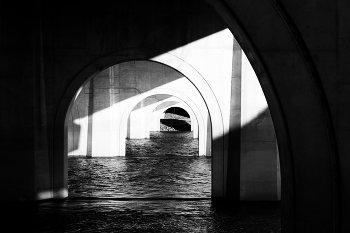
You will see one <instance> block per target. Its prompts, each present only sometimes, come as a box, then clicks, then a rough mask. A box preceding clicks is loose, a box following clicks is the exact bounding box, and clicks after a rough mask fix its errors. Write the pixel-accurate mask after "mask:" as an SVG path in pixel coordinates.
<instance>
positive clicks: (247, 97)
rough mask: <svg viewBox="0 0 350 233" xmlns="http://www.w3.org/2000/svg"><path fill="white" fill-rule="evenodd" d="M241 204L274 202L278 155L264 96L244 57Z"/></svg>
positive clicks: (275, 198) (277, 190)
mask: <svg viewBox="0 0 350 233" xmlns="http://www.w3.org/2000/svg"><path fill="white" fill-rule="evenodd" d="M241 97H242V98H241V104H242V105H241V116H242V117H241V127H242V129H241V137H242V138H241V161H240V165H241V167H240V177H241V178H240V184H241V185H240V187H241V188H240V198H241V200H263V201H277V200H278V196H279V194H278V192H280V191H279V188H278V180H279V179H280V178H279V177H278V173H279V172H278V152H277V144H276V136H275V130H274V126H273V122H272V118H271V114H270V111H269V109H268V106H267V102H266V99H265V96H264V93H263V91H262V89H261V86H260V83H259V82H258V79H257V77H256V74H255V72H254V70H253V68H252V67H251V65H250V63H249V61H248V59H247V57H246V56H243V57H242V96H241Z"/></svg>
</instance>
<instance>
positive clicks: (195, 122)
mask: <svg viewBox="0 0 350 233" xmlns="http://www.w3.org/2000/svg"><path fill="white" fill-rule="evenodd" d="M174 99H176V101H175V100H174V101H171V100H167V101H160V102H159V105H158V106H157V107H156V108H155V109H154V110H153V113H154V112H155V111H158V108H162V109H164V108H163V107H165V109H166V110H167V109H168V108H167V107H169V108H170V107H173V106H179V107H181V108H183V109H184V110H185V111H186V112H187V113H188V114H189V115H190V119H191V130H192V131H196V132H193V134H194V135H193V137H194V138H198V135H196V134H198V124H199V123H198V119H197V117H196V115H195V113H194V112H193V110H192V109H191V108H190V107H189V106H187V105H186V104H184V103H181V102H179V100H178V99H177V98H174ZM163 103H164V104H166V106H164V104H163ZM166 110H165V111H166ZM156 120H157V122H158V123H159V120H160V116H159V115H158V116H157V117H156ZM157 128H158V127H157Z"/></svg>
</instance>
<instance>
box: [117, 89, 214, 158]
mask: <svg viewBox="0 0 350 233" xmlns="http://www.w3.org/2000/svg"><path fill="white" fill-rule="evenodd" d="M157 94H158V95H159V94H168V95H171V96H174V97H176V98H178V99H180V100H181V101H183V102H184V103H186V104H187V105H188V106H190V107H191V109H192V110H193V111H194V112H195V113H196V114H195V115H196V117H198V118H197V120H198V122H200V124H201V127H203V128H204V123H205V120H204V118H203V115H204V114H202V113H201V112H200V110H199V109H198V107H197V106H196V104H195V103H193V102H192V101H191V99H190V98H189V97H187V96H186V95H185V94H184V93H180V92H177V91H175V90H172V89H164V88H157V89H154V90H152V91H148V92H146V93H142V94H140V95H138V96H137V98H134V100H133V101H132V102H131V103H130V104H129V105H128V106H127V108H126V109H125V111H124V112H123V114H122V117H121V121H120V126H119V127H120V136H119V148H120V151H119V154H120V155H121V156H124V155H125V138H126V132H127V120H128V117H129V115H130V113H131V111H132V110H133V109H134V107H135V106H136V105H137V104H138V103H139V102H140V101H141V100H142V99H145V98H147V97H149V96H152V95H157ZM208 117H210V116H208ZM205 142H206V137H200V138H199V142H198V148H199V154H205V153H206V152H205V149H206V143H205Z"/></svg>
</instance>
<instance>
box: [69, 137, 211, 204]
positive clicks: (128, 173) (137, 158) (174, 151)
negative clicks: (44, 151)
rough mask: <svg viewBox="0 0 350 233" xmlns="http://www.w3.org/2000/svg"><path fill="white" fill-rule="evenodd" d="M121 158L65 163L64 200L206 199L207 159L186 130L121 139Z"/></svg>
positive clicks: (74, 159) (78, 159) (208, 182)
mask: <svg viewBox="0 0 350 233" xmlns="http://www.w3.org/2000/svg"><path fill="white" fill-rule="evenodd" d="M126 149H127V153H126V155H127V156H126V157H120V156H118V157H109V158H101V157H100V158H91V159H86V158H81V157H70V158H69V159H68V164H69V166H68V177H69V183H68V185H69V186H68V190H69V197H114V198H115V197H118V198H123V197H125V198H133V197H134V198H140V197H147V198H149V197H176V198H203V197H207V198H209V197H210V192H211V179H210V177H211V159H210V157H199V156H196V155H197V154H198V141H197V139H193V138H192V133H191V132H180V133H174V132H153V133H152V134H151V138H150V139H142V140H139V139H137V140H127V145H126Z"/></svg>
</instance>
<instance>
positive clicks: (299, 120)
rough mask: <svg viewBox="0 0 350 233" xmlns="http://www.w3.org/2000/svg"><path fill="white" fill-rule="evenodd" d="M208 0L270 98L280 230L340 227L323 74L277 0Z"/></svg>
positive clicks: (334, 154)
mask: <svg viewBox="0 0 350 233" xmlns="http://www.w3.org/2000/svg"><path fill="white" fill-rule="evenodd" d="M206 1H207V2H208V3H209V4H210V5H212V6H213V7H214V9H215V10H216V11H217V13H218V15H219V16H220V17H221V18H222V19H223V20H224V21H225V22H226V24H227V25H228V28H229V29H230V30H231V32H232V33H233V34H234V36H235V38H236V40H237V41H238V42H239V44H240V46H241V47H242V49H243V50H244V51H245V53H246V55H247V57H248V59H249V60H250V62H251V65H252V67H253V68H254V70H255V72H256V74H257V76H258V79H259V81H260V84H261V87H262V89H263V91H264V94H265V96H266V99H267V102H268V104H269V108H270V111H271V113H272V117H273V121H274V125H275V130H276V134H277V138H278V144H279V153H280V159H281V176H282V229H283V231H285V232H310V231H317V232H335V231H337V230H338V229H339V225H340V220H339V214H340V212H339V211H340V210H339V209H340V208H339V200H340V198H339V196H340V193H339V180H338V169H339V168H338V164H337V161H338V158H337V156H338V155H337V152H336V151H337V149H336V141H335V134H334V131H333V129H334V128H333V125H332V119H331V114H330V110H329V106H328V103H327V98H326V95H325V93H324V89H323V87H322V83H321V80H320V77H319V75H318V74H317V71H316V68H315V66H314V64H313V61H312V59H311V56H310V54H309V52H308V49H307V47H306V45H305V43H304V41H303V38H302V37H301V35H300V33H299V32H298V30H297V28H296V27H295V25H294V22H293V20H292V19H291V18H290V16H289V15H288V13H287V11H286V10H285V9H284V8H283V5H282V3H280V2H279V1H269V2H264V3H259V7H254V4H255V2H253V1H245V0H239V1H236V0H234V1H233V0H223V1H216V0H206ZM252 15H254V17H252ZM267 22H269V23H267ZM271 25H272V26H271ZM305 119H307V120H305ZM315 161H317V163H316V164H315ZM310 164H313V166H312V168H310Z"/></svg>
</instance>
